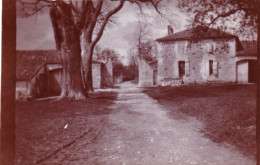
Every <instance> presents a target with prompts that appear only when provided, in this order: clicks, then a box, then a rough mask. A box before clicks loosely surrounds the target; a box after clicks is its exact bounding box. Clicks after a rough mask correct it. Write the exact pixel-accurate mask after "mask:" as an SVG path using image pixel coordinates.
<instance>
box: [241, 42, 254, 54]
mask: <svg viewBox="0 0 260 165" xmlns="http://www.w3.org/2000/svg"><path fill="white" fill-rule="evenodd" d="M241 43H242V46H243V53H240V54H239V55H242V56H257V41H241Z"/></svg>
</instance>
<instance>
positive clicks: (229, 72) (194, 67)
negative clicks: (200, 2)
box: [141, 27, 256, 84]
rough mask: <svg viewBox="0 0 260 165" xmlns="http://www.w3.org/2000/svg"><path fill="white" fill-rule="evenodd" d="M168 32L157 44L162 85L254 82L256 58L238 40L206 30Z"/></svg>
mask: <svg viewBox="0 0 260 165" xmlns="http://www.w3.org/2000/svg"><path fill="white" fill-rule="evenodd" d="M168 29H169V30H168V35H167V36H165V37H163V38H159V39H157V40H156V41H157V42H158V47H159V54H158V56H157V59H158V75H157V76H158V77H157V81H158V83H159V84H160V83H161V84H162V82H165V81H167V80H169V81H173V80H179V81H175V82H176V83H177V84H179V82H180V81H181V83H182V84H188V83H203V82H238V83H248V82H250V80H253V79H254V78H253V77H254V75H251V74H250V73H252V71H250V68H251V70H254V69H253V68H254V66H255V64H254V61H255V60H256V54H248V52H247V50H248V49H247V48H244V47H245V46H244V47H243V43H241V42H240V41H239V39H238V37H237V36H235V35H232V34H229V33H226V32H223V31H220V30H217V29H211V28H203V27H197V28H193V29H188V30H184V31H181V32H178V33H173V30H172V28H168ZM142 72H144V71H142ZM141 79H142V78H141ZM150 79H151V78H150ZM150 81H151V80H150Z"/></svg>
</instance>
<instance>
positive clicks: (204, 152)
mask: <svg viewBox="0 0 260 165" xmlns="http://www.w3.org/2000/svg"><path fill="white" fill-rule="evenodd" d="M115 91H116V92H118V93H119V94H118V97H117V99H116V101H115V104H114V105H112V107H110V108H113V109H114V112H113V113H112V114H110V115H109V117H108V118H107V119H106V122H104V124H103V125H102V126H100V127H99V128H98V129H97V131H95V132H93V134H94V135H93V136H92V137H96V138H95V139H93V138H92V139H90V138H89V136H86V137H84V138H82V139H80V141H79V142H77V143H76V144H75V145H73V146H71V147H69V148H67V149H66V150H64V151H63V152H61V153H59V155H57V156H56V158H57V159H56V160H55V159H52V160H49V161H48V163H49V164H54V162H56V163H61V164H102V165H103V164H104V165H114V164H115V165H128V164H130V165H139V164H140V165H167V164H174V165H186V164H187V165H188V164H189V165H190V164H199V165H203V164H205V165H210V164H212V165H238V164H239V165H254V164H256V162H254V161H253V160H250V159H248V158H246V157H245V156H243V155H242V154H240V153H238V152H237V151H235V150H232V149H231V148H227V147H223V146H219V145H218V144H216V143H213V142H211V141H210V140H209V139H207V138H205V137H203V134H202V133H200V132H199V130H200V128H202V127H203V125H202V124H201V123H200V122H199V121H197V120H195V119H193V118H190V119H188V120H186V121H184V120H173V119H170V118H169V117H168V116H167V114H166V110H164V108H163V107H162V106H161V105H160V104H159V103H157V102H156V100H154V99H152V98H150V97H149V96H147V95H146V94H144V93H142V92H141V89H138V88H135V87H134V85H133V84H131V83H129V82H128V83H123V84H122V85H121V88H120V89H115ZM64 155H66V156H64ZM54 160H55V161H54ZM57 160H58V162H57Z"/></svg>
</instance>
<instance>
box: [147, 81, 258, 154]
mask: <svg viewBox="0 0 260 165" xmlns="http://www.w3.org/2000/svg"><path fill="white" fill-rule="evenodd" d="M144 92H145V93H146V94H148V95H149V96H150V97H152V98H154V99H156V100H158V102H159V103H160V104H162V105H163V106H164V107H165V108H166V109H167V110H168V112H169V115H170V116H171V117H173V118H175V119H185V118H186V117H187V116H192V117H195V118H196V119H198V120H200V121H202V122H203V124H204V128H203V130H201V131H202V132H203V133H204V135H205V136H206V137H208V138H209V139H211V140H212V141H214V142H217V143H220V144H231V145H232V146H234V147H236V148H237V149H238V150H239V151H241V152H242V153H243V154H244V155H246V156H248V157H251V158H256V134H255V132H256V126H255V122H256V85H239V84H199V85H198V84H197V85H196V84H194V85H188V86H180V87H156V88H146V89H145V90H144Z"/></svg>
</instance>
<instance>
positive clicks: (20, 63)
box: [16, 50, 112, 99]
mask: <svg viewBox="0 0 260 165" xmlns="http://www.w3.org/2000/svg"><path fill="white" fill-rule="evenodd" d="M16 61H17V65H16V99H20V98H30V97H45V96H55V95H59V94H60V92H61V71H62V65H61V62H60V59H59V57H58V55H57V51H55V50H48V51H46V50H45V51H17V58H16ZM107 64H108V65H107ZM110 67H111V66H110V63H109V62H107V63H104V62H101V61H95V60H93V63H92V79H93V88H94V89H97V88H101V87H102V84H103V85H106V83H107V82H105V83H103V82H102V77H103V76H104V75H103V74H106V72H109V71H106V69H110ZM102 70H103V71H106V72H105V73H102ZM110 72H111V71H110ZM106 76H108V74H106ZM109 83H110V84H111V83H112V82H109Z"/></svg>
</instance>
